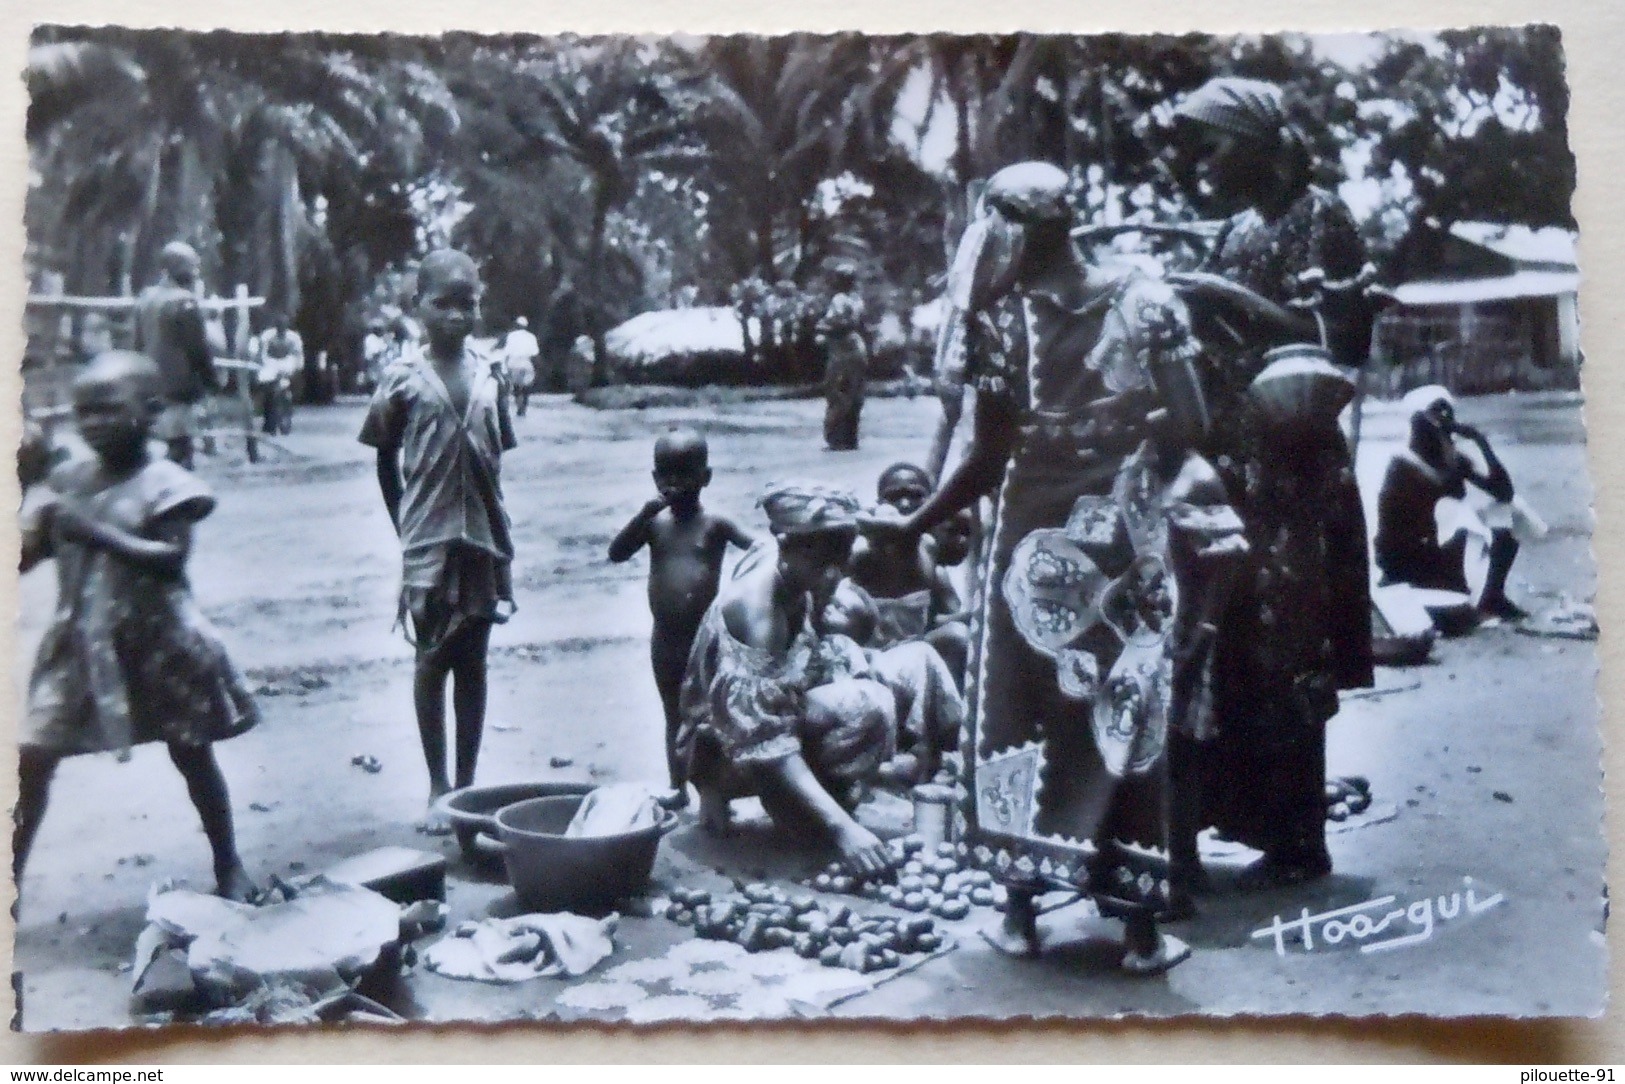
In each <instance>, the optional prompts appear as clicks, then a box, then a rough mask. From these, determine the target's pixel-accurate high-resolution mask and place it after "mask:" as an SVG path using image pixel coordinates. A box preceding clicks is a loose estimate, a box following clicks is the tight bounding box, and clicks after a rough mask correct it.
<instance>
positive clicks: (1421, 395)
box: [1400, 384, 1456, 417]
mask: <svg viewBox="0 0 1625 1084" xmlns="http://www.w3.org/2000/svg"><path fill="white" fill-rule="evenodd" d="M1435 403H1443V404H1444V405H1445V406H1447V407H1449V408H1450V409H1451V410H1452V411H1454V410H1455V408H1456V400H1455V397H1454V396H1452V395H1451V394H1450V392H1449V390H1448V389H1446V388H1443V387H1441V386H1440V385H1438V384H1428V385H1426V386H1425V387H1420V388H1414V389H1412V390H1411V391H1408V392H1406V393H1405V398H1404V399H1401V400H1400V406H1401V408H1402V409H1403V410H1404V411H1405V413H1406V414H1408V415H1411V416H1413V417H1414V416H1415V415H1417V414H1420V413H1422V412H1423V411H1424V410H1430V409H1432V407H1433V405H1434V404H1435Z"/></svg>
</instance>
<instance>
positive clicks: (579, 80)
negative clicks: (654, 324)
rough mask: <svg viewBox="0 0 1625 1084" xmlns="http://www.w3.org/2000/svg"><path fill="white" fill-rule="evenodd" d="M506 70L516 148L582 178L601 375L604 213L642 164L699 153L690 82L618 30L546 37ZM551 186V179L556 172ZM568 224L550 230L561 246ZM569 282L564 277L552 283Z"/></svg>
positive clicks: (588, 306) (687, 167) (689, 165)
mask: <svg viewBox="0 0 1625 1084" xmlns="http://www.w3.org/2000/svg"><path fill="white" fill-rule="evenodd" d="M495 63H496V64H497V65H503V64H506V63H508V62H507V61H506V60H505V59H503V58H498V59H496V60H495ZM486 67H487V70H489V68H490V67H491V65H490V64H487V65H486ZM513 71H514V76H515V78H517V79H518V80H519V81H520V82H521V84H522V88H523V93H522V94H520V95H519V96H517V97H510V98H509V99H508V103H507V107H506V111H507V117H508V120H509V122H510V123H511V125H512V128H513V130H514V131H515V132H516V133H518V134H519V136H520V137H521V139H522V141H523V143H524V144H525V147H524V150H525V151H526V152H528V153H529V154H530V155H533V156H534V155H536V154H537V152H540V157H541V159H542V160H543V161H548V160H551V161H552V162H554V163H568V164H569V165H571V166H572V167H574V169H576V170H577V171H579V176H580V177H581V178H582V180H583V187H584V196H585V202H586V206H587V230H586V238H585V246H584V250H583V251H580V252H579V253H576V254H575V255H576V256H577V258H578V260H579V264H580V267H581V279H582V281H581V283H580V285H581V288H582V294H583V300H584V302H585V306H584V308H585V314H584V315H585V316H586V321H587V333H588V334H589V335H590V336H591V337H592V341H593V380H594V382H595V383H599V384H602V383H604V382H605V381H606V380H607V379H608V375H609V374H608V356H607V354H606V352H605V349H604V334H605V332H606V331H607V330H608V327H607V316H608V313H609V310H610V305H609V299H608V297H607V293H608V290H607V287H608V281H607V276H608V273H609V270H610V269H609V266H608V261H607V259H606V252H605V236H606V233H607V230H608V224H609V217H610V215H611V213H613V212H614V211H616V210H617V209H619V208H621V207H624V206H625V205H626V203H627V202H628V201H629V200H631V199H632V197H633V196H634V195H636V194H637V191H638V184H639V181H640V179H641V178H643V177H644V176H646V175H648V174H649V173H650V172H652V171H667V172H675V173H682V172H687V171H692V170H693V169H694V168H696V166H697V164H698V163H701V162H703V161H704V160H705V159H706V157H707V150H706V148H705V147H704V146H702V145H701V144H700V143H699V142H698V140H697V139H696V137H695V134H694V131H693V128H692V126H691V125H690V124H689V119H690V117H691V115H692V113H693V110H694V108H695V96H694V95H695V91H694V87H693V84H692V80H688V79H685V78H684V77H683V75H682V73H681V72H680V71H679V70H677V69H676V68H675V67H674V66H673V65H672V64H671V62H670V59H669V58H668V57H667V56H666V55H665V51H664V50H663V49H662V48H661V47H660V46H657V45H654V44H652V43H648V42H640V41H637V40H633V39H628V38H611V39H602V40H582V41H574V42H570V43H568V44H566V45H565V46H564V47H563V48H560V47H559V46H558V43H553V44H552V45H551V46H550V47H549V48H548V49H547V50H546V51H545V52H543V51H541V50H531V51H530V52H529V55H525V56H522V57H521V58H520V60H519V62H518V64H517V65H516V66H514V68H513ZM552 187H553V188H554V189H555V190H556V189H557V180H556V179H555V181H554V183H553V185H552ZM570 232H571V231H569V230H567V229H564V230H555V232H554V241H555V243H556V244H557V245H558V246H559V247H560V248H561V249H563V250H565V252H566V253H567V254H568V253H569V250H570V249H571V247H572V244H571V239H570ZM570 286H571V283H570V282H569V280H568V277H565V278H564V279H562V280H561V281H560V283H559V284H558V286H557V287H556V288H555V293H557V292H559V291H560V290H568V289H569V287H570Z"/></svg>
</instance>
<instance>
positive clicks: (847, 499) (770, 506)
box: [758, 482, 862, 535]
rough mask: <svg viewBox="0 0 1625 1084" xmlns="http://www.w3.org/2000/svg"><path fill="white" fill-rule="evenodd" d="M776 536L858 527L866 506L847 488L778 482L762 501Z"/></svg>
mask: <svg viewBox="0 0 1625 1084" xmlns="http://www.w3.org/2000/svg"><path fill="white" fill-rule="evenodd" d="M758 503H760V504H761V506H762V511H763V512H765V513H767V525H768V528H769V529H770V530H771V531H772V532H773V533H774V534H776V535H788V534H806V533H809V532H815V531H837V530H846V529H851V528H855V527H856V526H857V522H858V512H859V511H860V510H861V508H862V505H861V503H860V502H859V501H858V498H857V497H855V496H853V495H852V494H851V493H849V492H847V491H846V490H844V489H836V488H833V487H830V486H822V485H816V484H803V483H797V482H775V483H773V484H772V485H769V486H768V487H767V489H766V490H764V491H763V493H762V499H761V501H760V502H758Z"/></svg>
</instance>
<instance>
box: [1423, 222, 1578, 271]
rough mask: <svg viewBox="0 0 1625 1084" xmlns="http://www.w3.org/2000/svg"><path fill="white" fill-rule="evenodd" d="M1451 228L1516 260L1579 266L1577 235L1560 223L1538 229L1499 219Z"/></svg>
mask: <svg viewBox="0 0 1625 1084" xmlns="http://www.w3.org/2000/svg"><path fill="white" fill-rule="evenodd" d="M1450 232H1451V233H1452V234H1454V235H1455V236H1456V237H1458V238H1460V239H1461V240H1463V241H1466V242H1467V243H1468V244H1473V245H1478V246H1479V247H1481V248H1487V249H1489V250H1490V251H1491V252H1494V253H1496V254H1497V255H1499V256H1504V257H1506V258H1507V259H1509V260H1512V261H1514V262H1515V263H1520V264H1545V265H1560V266H1563V267H1577V266H1578V264H1577V262H1576V254H1575V245H1576V237H1575V235H1574V234H1573V233H1571V232H1570V231H1568V230H1565V229H1560V228H1558V227H1556V226H1546V227H1542V228H1541V229H1538V230H1537V229H1531V228H1530V227H1528V226H1514V225H1505V224H1502V223H1498V222H1457V223H1455V224H1454V225H1452V226H1451V227H1450Z"/></svg>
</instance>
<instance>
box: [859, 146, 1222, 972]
mask: <svg viewBox="0 0 1625 1084" xmlns="http://www.w3.org/2000/svg"><path fill="white" fill-rule="evenodd" d="M1066 183H1067V178H1066V175H1065V174H1064V173H1062V172H1061V171H1060V170H1059V169H1056V168H1055V167H1054V166H1050V165H1047V164H1044V163H1037V162H1029V163H1024V164H1021V165H1016V166H1011V167H1009V168H1007V169H1005V170H1002V171H1000V172H999V173H998V174H996V175H995V176H994V177H993V179H992V180H991V181H990V183H989V186H988V191H987V195H986V196H985V197H984V198H985V200H986V205H987V206H988V207H989V208H990V212H991V213H992V214H995V215H997V216H998V218H999V219H1000V221H999V222H998V223H996V224H995V227H994V228H989V229H983V230H978V231H974V232H972V233H970V234H968V237H967V240H966V241H965V242H963V243H962V245H967V246H973V247H972V250H971V251H968V252H967V251H964V250H963V248H962V251H961V253H960V254H959V256H958V257H957V258H956V260H955V266H956V268H967V269H974V268H977V265H979V264H981V263H983V262H985V261H989V260H992V261H994V262H998V261H1000V260H1008V261H1009V265H1008V266H1006V267H1002V268H1000V267H994V268H989V269H981V270H982V271H985V273H976V274H974V275H973V277H974V278H975V279H976V280H977V281H982V282H994V283H1005V284H1007V288H1008V289H1013V290H1014V291H1015V293H1016V294H1017V296H1019V298H1020V299H1021V302H1022V305H1023V308H1024V310H1025V315H1026V321H1027V328H1028V331H1027V342H1028V343H1029V350H1028V351H1027V352H1025V353H1012V354H1000V353H996V352H994V351H989V352H988V354H987V355H986V356H983V355H981V354H979V353H978V352H975V351H974V350H973V352H972V353H970V354H969V356H967V357H965V358H963V359H951V360H950V364H948V365H945V366H943V367H942V369H941V370H940V371H943V372H962V373H964V374H966V379H967V380H970V381H973V382H974V385H973V386H974V387H975V390H976V395H975V414H974V424H975V433H974V438H973V441H972V444H971V448H970V451H969V453H968V455H967V456H966V458H965V459H964V460H963V461H962V462H961V463H960V464H959V466H958V467H957V468H956V469H955V471H954V472H953V473H952V474H951V475H950V476H949V477H948V478H947V479H946V480H945V481H944V482H943V484H942V486H941V488H940V489H938V490H937V492H936V493H935V494H933V495H932V497H931V498H930V499H929V500H928V501H926V503H925V504H924V505H923V506H922V507H921V508H920V509H919V510H918V511H916V512H915V513H913V514H912V515H910V516H908V517H906V518H905V519H903V520H902V521H901V522H898V521H895V520H875V521H873V522H866V523H865V524H864V530H865V531H866V532H868V533H871V534H873V535H876V536H879V537H882V538H884V539H888V540H896V539H899V538H904V537H907V536H909V535H913V536H918V535H920V534H922V533H923V532H925V531H928V530H930V529H931V528H932V527H934V526H935V525H936V524H938V523H940V522H942V521H944V520H945V519H947V518H948V517H950V516H952V515H953V514H954V513H955V512H957V511H958V510H960V509H962V508H965V507H967V506H969V505H970V504H972V503H973V502H974V501H976V500H978V499H979V498H981V497H982V496H984V495H989V494H995V495H996V512H995V517H994V521H993V523H992V524H991V527H992V531H993V537H992V542H991V545H990V546H989V549H988V557H987V558H986V560H987V562H988V563H987V567H986V570H985V572H984V575H983V576H982V582H983V583H984V584H986V585H987V587H986V589H985V590H984V591H983V592H981V605H980V610H979V612H978V613H977V614H976V622H977V627H976V628H975V629H974V630H973V632H972V637H971V640H972V658H971V663H970V667H969V671H968V675H967V683H966V684H967V697H968V700H969V715H970V718H971V721H972V726H971V733H970V737H969V739H968V744H967V747H966V757H965V760H966V767H967V784H968V789H969V794H970V795H971V798H970V800H969V802H968V803H967V806H966V811H965V812H966V817H967V822H968V828H969V833H970V840H971V842H972V843H973V851H972V853H973V855H974V856H975V857H976V859H977V860H978V861H980V862H983V863H986V864H987V865H989V866H990V867H992V869H993V870H994V872H995V873H996V874H997V875H998V876H999V877H1000V879H1001V880H1002V881H1004V882H1005V884H1006V885H1007V886H1009V888H1010V890H1011V891H1010V903H1009V906H1008V907H1007V908H1006V913H1005V919H1004V922H1003V924H1002V926H1001V928H1000V929H999V930H998V931H997V932H996V933H990V934H989V939H990V940H992V941H993V942H994V944H995V945H997V946H998V947H1000V948H1002V949H1005V950H1007V951H1011V952H1016V953H1020V954H1032V953H1035V952H1037V951H1038V948H1039V934H1038V928H1037V921H1036V912H1035V908H1034V899H1035V897H1036V895H1037V894H1038V893H1039V892H1042V891H1045V890H1047V889H1049V888H1052V887H1068V886H1076V887H1079V888H1083V889H1084V890H1085V891H1087V892H1088V893H1089V894H1091V895H1092V896H1093V897H1094V899H1095V901H1096V902H1097V904H1098V905H1099V907H1100V909H1101V911H1102V913H1103V914H1107V915H1110V916H1113V917H1118V918H1121V919H1123V920H1124V921H1125V925H1126V932H1127V952H1126V954H1125V956H1124V958H1123V967H1124V969H1125V970H1127V971H1129V972H1130V973H1134V974H1151V973H1156V972H1160V971H1163V970H1166V969H1167V968H1169V967H1172V966H1173V965H1174V964H1176V963H1178V962H1179V961H1180V960H1182V959H1184V958H1185V957H1186V956H1187V955H1188V954H1189V949H1188V948H1187V947H1186V946H1185V945H1183V944H1181V943H1180V942H1179V941H1178V940H1176V939H1174V938H1171V937H1167V936H1164V935H1161V934H1159V932H1158V930H1157V926H1156V916H1157V915H1158V913H1159V912H1161V911H1163V910H1165V909H1166V907H1167V902H1168V901H1167V893H1168V883H1167V843H1168V821H1167V803H1168V797H1167V764H1166V760H1165V757H1164V755H1163V753H1164V748H1165V744H1166V736H1167V731H1168V728H1169V727H1170V726H1172V727H1176V728H1177V727H1184V726H1187V725H1189V724H1190V715H1191V707H1192V704H1193V703H1194V700H1195V699H1199V698H1193V697H1192V696H1190V690H1192V689H1193V688H1194V686H1195V684H1196V683H1193V682H1192V681H1191V680H1190V674H1191V672H1192V665H1193V663H1194V664H1195V665H1196V668H1197V669H1198V670H1199V669H1200V668H1201V666H1200V662H1199V661H1198V660H1199V659H1200V656H1201V651H1200V644H1201V641H1202V637H1201V636H1199V635H1198V634H1197V629H1196V627H1195V626H1194V625H1193V623H1192V620H1191V615H1192V614H1194V613H1199V612H1200V610H1201V607H1200V606H1197V605H1192V603H1193V602H1197V601H1199V599H1200V596H1201V595H1202V594H1203V588H1202V587H1201V585H1200V584H1198V583H1196V582H1195V580H1193V578H1192V577H1191V575H1190V573H1191V572H1192V571H1194V570H1197V569H1199V568H1202V567H1205V566H1206V565H1207V564H1209V563H1214V562H1216V563H1219V564H1223V563H1225V561H1226V560H1227V559H1228V555H1230V554H1232V553H1233V552H1234V550H1235V548H1236V547H1237V545H1238V544H1239V539H1238V537H1237V532H1238V531H1239V527H1240V524H1239V523H1238V522H1236V521H1235V519H1234V517H1233V515H1231V514H1229V510H1228V509H1227V508H1226V507H1225V506H1224V504H1223V497H1222V493H1221V492H1220V491H1219V490H1218V487H1217V486H1216V484H1214V483H1215V479H1214V477H1213V474H1212V471H1211V469H1210V468H1208V467H1207V466H1206V464H1205V463H1203V462H1202V461H1201V460H1200V459H1199V458H1196V457H1194V456H1191V455H1188V454H1187V449H1189V448H1190V447H1191V446H1192V445H1193V444H1194V443H1195V442H1197V441H1199V440H1200V439H1201V438H1202V436H1203V433H1204V431H1205V428H1206V411H1205V408H1204V406H1203V403H1202V395H1201V390H1200V387H1199V386H1198V384H1197V381H1196V376H1195V373H1194V371H1193V370H1192V368H1191V364H1192V361H1193V360H1194V358H1195V352H1196V344H1195V341H1194V339H1192V338H1191V336H1190V333H1189V329H1188V327H1187V325H1186V322H1185V315H1184V310H1183V309H1182V307H1181V306H1180V304H1179V301H1178V300H1177V298H1176V297H1175V296H1174V295H1173V293H1172V292H1171V291H1170V290H1168V289H1166V288H1165V287H1163V286H1162V285H1161V284H1159V283H1157V282H1154V281H1152V280H1150V279H1147V278H1146V277H1144V276H1143V275H1141V274H1139V273H1137V272H1135V271H1133V270H1132V269H1126V268H1125V269H1121V270H1116V269H1106V268H1102V267H1094V266H1087V265H1085V264H1084V263H1083V261H1082V259H1081V258H1080V257H1079V255H1078V253H1077V251H1076V249H1075V248H1074V247H1073V245H1072V242H1071V238H1070V237H1069V235H1068V230H1069V227H1070V225H1071V213H1070V210H1069V208H1068V205H1067V202H1066V199H1065V192H1066ZM989 237H993V238H1008V239H1010V241H1011V242H1012V243H1009V244H1004V243H999V244H992V245H986V244H985V242H986V239H987V238H989ZM984 246H985V247H984ZM1000 297H1001V295H1000V294H999V293H998V292H997V291H994V290H988V291H985V292H981V293H979V295H978V296H976V297H973V298H971V299H970V300H971V306H970V307H967V308H961V307H959V306H955V311H954V312H953V313H952V314H951V316H950V319H952V320H955V321H958V322H962V323H964V324H967V325H969V326H975V324H976V322H978V321H980V320H981V318H982V317H981V313H980V311H979V310H978V308H977V307H976V306H977V305H978V304H980V305H983V306H985V305H989V304H996V303H998V301H999V300H1000ZM949 337H950V338H958V339H959V341H961V342H964V341H966V339H967V336H966V335H963V334H960V335H957V336H949ZM968 338H969V340H970V342H971V343H972V344H974V343H975V342H976V341H977V339H978V338H979V336H977V335H975V334H971V335H969V336H968ZM998 357H1003V358H1006V359H1008V360H1006V361H1005V363H1004V364H1002V365H996V364H992V359H993V358H998Z"/></svg>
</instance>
